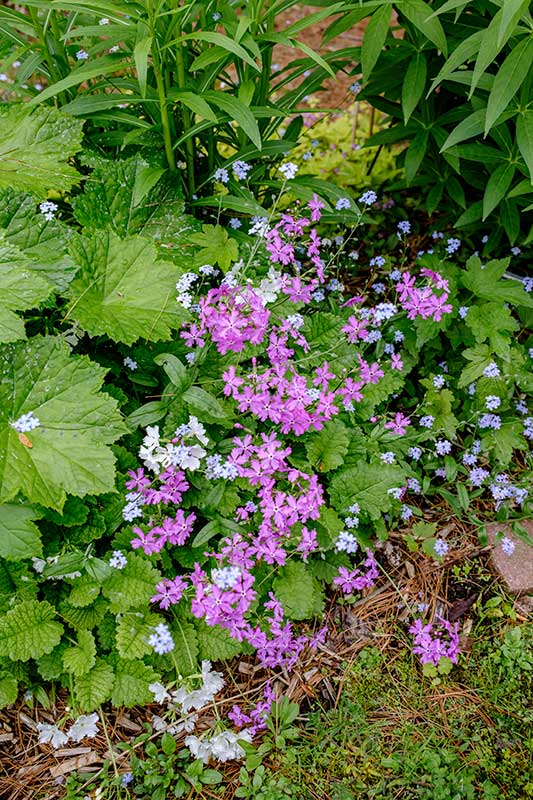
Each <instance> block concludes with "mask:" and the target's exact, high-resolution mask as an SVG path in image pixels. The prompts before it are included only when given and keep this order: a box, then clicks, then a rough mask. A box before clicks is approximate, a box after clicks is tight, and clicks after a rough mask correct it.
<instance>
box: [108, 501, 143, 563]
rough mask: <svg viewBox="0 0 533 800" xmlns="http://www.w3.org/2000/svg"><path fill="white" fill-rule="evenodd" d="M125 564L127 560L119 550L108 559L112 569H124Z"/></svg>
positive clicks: (114, 551)
mask: <svg viewBox="0 0 533 800" xmlns="http://www.w3.org/2000/svg"><path fill="white" fill-rule="evenodd" d="M141 513H142V512H141ZM127 563H128V559H127V558H126V556H125V555H124V553H123V552H122V551H121V550H113V555H112V556H111V558H110V559H109V566H110V567H113V569H124V567H125V566H126V564H127Z"/></svg>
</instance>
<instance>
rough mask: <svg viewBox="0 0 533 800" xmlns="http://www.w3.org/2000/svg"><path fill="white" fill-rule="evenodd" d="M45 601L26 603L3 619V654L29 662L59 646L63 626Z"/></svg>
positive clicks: (0, 644) (0, 635) (0, 646)
mask: <svg viewBox="0 0 533 800" xmlns="http://www.w3.org/2000/svg"><path fill="white" fill-rule="evenodd" d="M55 617H56V612H55V609H54V608H53V606H51V605H50V603H48V602H46V601H45V600H44V601H42V602H39V601H38V600H24V601H23V602H22V603H18V604H17V605H16V606H13V608H11V609H10V610H9V611H8V612H7V613H6V614H5V615H4V616H3V617H0V652H1V653H2V654H5V655H7V657H8V658H10V659H11V660H12V661H28V660H29V659H30V658H39V657H40V656H43V655H45V654H46V653H50V652H51V651H52V650H53V649H54V647H55V646H56V645H57V644H58V643H59V640H60V639H61V634H62V633H63V626H62V625H61V624H60V623H59V622H56V620H55Z"/></svg>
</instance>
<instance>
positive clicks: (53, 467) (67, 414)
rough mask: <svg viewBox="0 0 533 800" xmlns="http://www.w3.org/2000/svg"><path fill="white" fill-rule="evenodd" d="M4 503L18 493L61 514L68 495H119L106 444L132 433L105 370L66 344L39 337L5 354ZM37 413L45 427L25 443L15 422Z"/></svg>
mask: <svg viewBox="0 0 533 800" xmlns="http://www.w3.org/2000/svg"><path fill="white" fill-rule="evenodd" d="M0 369H2V370H3V373H4V380H3V381H2V382H1V383H0V500H1V501H9V500H11V499H12V498H13V497H15V495H16V494H17V493H18V492H19V491H20V492H23V493H24V494H25V495H26V497H28V498H29V500H30V501H32V502H36V503H40V504H41V505H43V506H48V507H52V508H55V509H57V510H59V511H60V510H61V508H62V507H63V504H64V502H65V498H66V493H67V492H68V493H70V494H73V495H76V496H82V495H86V494H98V493H101V492H106V491H110V490H112V489H113V488H114V467H113V465H114V461H115V459H114V457H113V453H112V452H111V449H110V448H109V447H107V446H106V445H107V444H109V443H111V442H112V441H114V440H115V439H117V438H118V437H119V436H121V435H122V434H123V433H125V432H126V431H127V429H126V427H125V426H124V424H123V423H122V420H121V418H120V414H119V412H118V409H117V403H116V401H115V400H113V399H112V398H111V397H110V396H109V395H108V394H105V393H104V392H100V391H99V389H100V387H101V385H102V383H103V379H104V375H105V372H106V370H104V369H103V368H102V367H100V366H98V365H96V364H93V363H92V362H91V361H90V360H89V359H88V358H87V357H86V356H70V354H69V349H68V346H67V344H66V343H65V342H64V340H63V339H62V337H53V336H48V337H45V338H42V337H39V336H36V337H33V338H32V339H31V340H30V341H29V342H21V343H17V344H14V345H4V346H2V347H0ZM30 411H31V412H33V415H34V417H35V418H36V419H38V420H39V422H40V427H38V428H35V429H34V430H32V431H31V432H29V436H27V437H26V438H27V440H28V441H29V442H30V445H28V443H27V442H26V441H21V440H20V439H19V436H18V433H17V431H16V430H14V428H12V427H11V425H10V423H11V422H13V421H14V420H17V419H18V418H19V417H20V416H21V415H23V414H27V413H29V412H30Z"/></svg>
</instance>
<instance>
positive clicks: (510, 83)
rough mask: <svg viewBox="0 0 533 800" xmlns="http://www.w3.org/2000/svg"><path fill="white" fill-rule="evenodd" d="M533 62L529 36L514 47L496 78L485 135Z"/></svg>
mask: <svg viewBox="0 0 533 800" xmlns="http://www.w3.org/2000/svg"><path fill="white" fill-rule="evenodd" d="M532 64H533V36H528V37H526V38H525V39H522V40H521V41H520V42H519V43H518V44H517V46H516V47H515V48H513V50H512V51H511V53H510V54H509V55H508V56H507V58H506V59H505V61H504V62H503V64H502V65H501V67H500V69H499V70H498V74H497V75H496V77H495V79H494V83H493V85H492V91H491V93H490V95H489V100H488V103H487V118H486V120H485V136H486V135H487V133H488V132H489V131H490V129H491V128H492V126H493V125H494V123H495V122H496V120H497V119H498V117H499V116H500V114H501V113H502V112H503V111H505V109H506V108H507V106H508V105H509V103H510V102H511V100H512V99H513V97H514V95H515V94H516V93H517V91H518V89H519V88H520V86H521V85H522V83H523V82H524V81H525V79H526V78H527V75H528V73H529V70H530V69H531V65H532Z"/></svg>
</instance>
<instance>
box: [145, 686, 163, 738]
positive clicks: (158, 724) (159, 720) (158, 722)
mask: <svg viewBox="0 0 533 800" xmlns="http://www.w3.org/2000/svg"><path fill="white" fill-rule="evenodd" d="M148 688H149V689H150V688H151V687H150V686H149V687H148ZM156 702H157V701H156ZM152 726H153V729H154V731H158V732H159V731H164V730H166V727H167V723H166V722H165V720H164V719H163V717H159V716H158V715H157V714H154V716H153V717H152Z"/></svg>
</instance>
